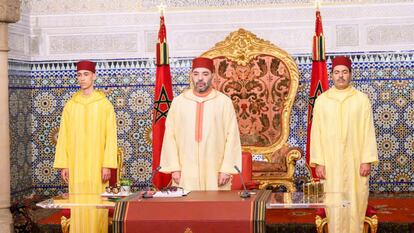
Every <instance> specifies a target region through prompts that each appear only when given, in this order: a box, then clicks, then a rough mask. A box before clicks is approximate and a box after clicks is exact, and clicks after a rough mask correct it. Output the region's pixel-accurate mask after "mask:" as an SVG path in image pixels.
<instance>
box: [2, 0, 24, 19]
mask: <svg viewBox="0 0 414 233" xmlns="http://www.w3.org/2000/svg"><path fill="white" fill-rule="evenodd" d="M19 20H20V0H0V22H5V23H15V22H17V21H19Z"/></svg>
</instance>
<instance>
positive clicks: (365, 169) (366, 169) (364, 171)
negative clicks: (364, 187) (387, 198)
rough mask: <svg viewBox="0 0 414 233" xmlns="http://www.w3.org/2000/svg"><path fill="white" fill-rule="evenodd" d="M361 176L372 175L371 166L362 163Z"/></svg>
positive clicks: (360, 167)
mask: <svg viewBox="0 0 414 233" xmlns="http://www.w3.org/2000/svg"><path fill="white" fill-rule="evenodd" d="M359 174H360V175H361V176H369V174H371V164H370V163H361V166H359Z"/></svg>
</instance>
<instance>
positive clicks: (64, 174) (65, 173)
mask: <svg viewBox="0 0 414 233" xmlns="http://www.w3.org/2000/svg"><path fill="white" fill-rule="evenodd" d="M60 175H61V176H62V179H63V181H65V183H69V168H63V169H62V171H61V172H60Z"/></svg>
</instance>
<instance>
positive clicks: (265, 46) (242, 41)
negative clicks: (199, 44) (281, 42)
mask: <svg viewBox="0 0 414 233" xmlns="http://www.w3.org/2000/svg"><path fill="white" fill-rule="evenodd" d="M258 55H270V56H273V57H276V58H278V59H280V60H281V61H282V62H283V63H284V64H285V65H286V66H287V69H288V71H289V75H290V88H289V93H288V95H287V96H286V97H285V98H286V99H285V101H284V106H283V112H282V114H281V116H282V131H281V136H280V137H279V138H278V140H277V141H275V142H273V143H272V145H270V146H266V147H259V146H243V151H246V152H250V153H253V154H261V155H263V156H264V157H265V158H266V159H267V161H271V157H272V155H273V153H274V152H275V151H277V150H279V149H280V148H282V147H283V146H285V145H287V143H286V142H287V139H288V136H289V131H290V127H289V124H290V113H291V110H292V106H293V102H294V100H295V96H296V92H297V89H298V86H299V71H298V68H297V66H296V63H295V61H294V60H293V58H292V57H291V56H290V55H289V54H288V53H286V52H285V51H284V50H282V49H280V48H279V47H277V46H276V45H274V44H272V43H270V42H269V41H266V40H263V39H260V38H258V37H257V36H256V35H254V34H253V33H251V32H249V31H247V30H244V29H242V28H240V29H239V30H237V31H235V32H232V33H230V35H229V36H227V37H226V39H225V40H224V41H222V42H219V43H217V44H216V45H215V46H214V47H213V48H212V49H210V50H208V51H207V52H205V53H203V54H202V55H201V56H202V57H208V58H212V59H214V58H218V57H226V58H227V59H230V60H232V61H234V62H237V64H238V65H241V66H246V65H248V64H249V62H250V61H251V60H252V59H254V58H255V57H256V56H258ZM301 154H302V153H301V151H299V150H296V149H293V150H290V151H289V153H288V155H287V157H286V159H287V172H286V174H284V175H282V176H277V177H276V176H275V177H269V176H266V177H260V178H257V180H260V182H261V184H260V188H265V187H267V186H272V187H276V186H280V185H282V186H285V187H286V188H287V190H288V191H290V192H293V191H295V187H294V185H293V173H294V171H295V163H296V161H297V160H298V159H300V158H301ZM254 179H255V178H254Z"/></svg>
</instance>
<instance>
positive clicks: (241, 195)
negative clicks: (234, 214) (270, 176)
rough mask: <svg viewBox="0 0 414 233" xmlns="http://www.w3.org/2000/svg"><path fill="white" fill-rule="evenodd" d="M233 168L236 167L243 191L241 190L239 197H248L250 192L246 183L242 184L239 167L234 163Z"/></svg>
mask: <svg viewBox="0 0 414 233" xmlns="http://www.w3.org/2000/svg"><path fill="white" fill-rule="evenodd" d="M234 169H236V171H237V173H239V176H240V180H241V182H242V184H243V191H241V193H240V197H241V198H249V197H250V192H249V191H248V190H247V188H246V185H245V184H244V180H243V176H242V174H241V172H240V169H239V168H238V167H237V165H234Z"/></svg>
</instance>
